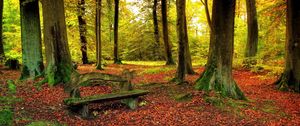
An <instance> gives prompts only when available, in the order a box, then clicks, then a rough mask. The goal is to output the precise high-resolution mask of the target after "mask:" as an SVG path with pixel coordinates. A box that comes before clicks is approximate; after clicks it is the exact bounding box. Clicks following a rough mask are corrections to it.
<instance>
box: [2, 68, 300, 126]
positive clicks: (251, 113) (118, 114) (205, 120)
mask: <svg viewBox="0 0 300 126" xmlns="http://www.w3.org/2000/svg"><path fill="white" fill-rule="evenodd" d="M123 69H130V70H135V71H136V75H135V77H134V78H133V80H132V82H133V84H134V86H135V88H137V89H146V90H149V91H150V93H149V94H148V95H146V96H142V97H140V99H139V100H140V103H139V107H138V108H137V109H136V110H131V109H129V108H127V107H126V106H125V105H122V104H120V103H119V102H109V103H104V104H99V103H98V104H91V105H90V107H91V108H92V111H93V114H94V115H95V116H96V117H95V118H94V119H89V120H84V119H81V118H80V117H79V116H76V115H72V114H70V113H69V112H68V110H67V109H66V106H65V105H64V104H63V99H64V98H67V97H68V94H67V93H64V89H63V87H62V86H55V87H51V88H50V87H48V86H47V85H44V86H42V87H41V88H40V89H37V88H36V87H34V86H33V84H34V83H35V82H33V81H28V82H19V81H16V85H17V92H16V93H15V94H14V95H13V96H12V94H9V93H7V92H8V89H7V88H6V87H7V83H6V80H8V79H12V80H15V79H18V77H19V76H20V72H19V71H13V70H7V69H5V68H4V67H3V66H2V67H0V71H1V72H2V74H1V73H0V74H1V76H0V82H1V83H0V84H1V85H0V90H1V93H0V96H2V97H11V98H8V99H10V100H6V102H7V101H11V103H13V104H10V103H7V104H5V103H3V101H2V103H0V107H1V106H2V107H3V106H7V105H11V109H12V110H13V113H14V122H13V123H14V125H18V126H19V125H26V124H28V123H31V122H34V121H50V122H58V123H60V124H66V125H69V126H94V125H139V126H140V125H151V126H152V125H153V126H154V125H163V126H165V125H178V126H182V125H190V126H196V125H295V126H296V125H298V126H299V125H300V94H297V93H292V92H282V91H278V90H276V89H275V87H274V85H273V84H272V83H273V82H274V81H275V80H276V78H275V77H268V76H266V74H267V72H261V73H252V72H250V71H248V70H243V69H238V70H234V72H233V73H234V79H235V80H236V82H237V83H238V85H239V87H240V88H241V89H242V91H243V92H244V94H245V95H246V97H247V98H248V99H249V101H237V100H232V99H219V98H218V97H214V96H211V97H208V96H207V95H205V93H204V92H202V91H196V90H194V88H193V87H194V82H195V80H196V79H197V78H198V77H199V74H200V73H201V72H203V70H204V68H203V67H195V68H194V70H195V71H196V72H197V73H198V74H196V75H189V76H187V80H188V82H189V84H183V85H176V84H174V83H169V82H168V81H169V80H171V79H172V78H173V76H174V74H175V71H176V70H175V69H176V67H175V66H171V67H169V66H143V65H108V66H106V67H105V70H104V71H98V70H95V69H94V66H92V65H80V66H79V67H78V71H79V72H80V73H88V72H104V73H110V74H116V75H120V74H121V73H122V71H123ZM2 82H3V83H2ZM80 90H81V94H82V95H83V96H88V95H93V94H101V93H105V92H107V90H109V88H107V87H104V86H95V87H82V88H80ZM12 99H16V100H12ZM0 100H1V99H0ZM2 100H3V98H2ZM12 101H15V102H12Z"/></svg>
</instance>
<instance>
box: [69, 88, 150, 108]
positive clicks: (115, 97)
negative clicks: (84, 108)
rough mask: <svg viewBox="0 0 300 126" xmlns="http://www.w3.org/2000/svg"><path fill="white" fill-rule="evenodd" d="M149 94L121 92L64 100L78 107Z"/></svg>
mask: <svg viewBox="0 0 300 126" xmlns="http://www.w3.org/2000/svg"><path fill="white" fill-rule="evenodd" d="M148 93H149V91H146V90H131V91H121V92H117V93H110V94H101V95H93V96H89V97H84V98H67V99H65V100H64V103H65V104H66V105H69V106H76V105H81V104H86V103H96V102H103V101H112V100H121V99H125V98H134V97H138V96H142V95H146V94H148Z"/></svg>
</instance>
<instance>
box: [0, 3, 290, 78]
mask: <svg viewBox="0 0 300 126" xmlns="http://www.w3.org/2000/svg"><path fill="white" fill-rule="evenodd" d="M29 1H30V0H29ZM107 2H108V1H106V0H104V1H102V32H101V37H102V47H103V48H102V58H103V59H104V61H107V60H113V51H112V50H113V37H114V36H113V32H112V30H113V27H112V24H113V22H114V19H113V13H114V5H113V4H112V3H110V4H109V3H107ZM208 4H209V9H210V12H211V11H212V10H211V8H212V2H211V1H209V2H208ZM151 5H152V2H151V1H149V0H143V1H139V0H135V1H120V20H119V48H120V50H119V53H120V58H121V59H122V60H135V61H137V60H138V61H149V60H152V61H153V60H159V59H158V58H157V57H158V56H156V55H155V54H157V53H156V52H159V54H160V55H162V56H164V44H163V39H162V37H163V36H162V26H161V25H162V24H161V20H160V19H161V11H160V7H158V12H157V14H158V19H159V30H160V31H159V34H160V42H161V43H160V47H159V48H156V47H155V46H154V45H155V40H154V31H153V30H154V28H153V22H152V8H151ZM159 6H160V3H159ZM256 6H257V10H258V17H257V18H258V23H259V44H258V54H257V56H256V57H255V59H256V60H257V64H256V65H253V66H250V69H252V71H254V72H256V71H259V67H264V70H268V69H266V68H272V67H274V68H276V69H275V70H274V71H275V72H273V73H272V75H277V74H278V73H281V72H282V71H281V69H282V67H283V64H278V62H273V61H283V59H284V49H285V44H284V42H285V32H283V31H285V6H286V5H285V2H284V1H274V0H257V5H256ZM85 7H86V11H87V12H86V15H85V16H84V18H85V19H86V22H87V41H88V45H87V48H88V49H87V52H88V57H89V60H90V61H91V62H96V53H95V52H96V46H95V45H96V43H95V23H94V21H95V11H94V10H95V1H94V0H86V6H85ZM186 7H187V8H186V15H187V25H188V37H189V44H190V51H191V55H192V60H193V64H194V65H195V64H197V65H201V66H204V65H205V64H206V60H207V57H208V51H209V42H210V40H209V39H210V31H209V28H208V23H207V20H206V16H205V9H204V6H203V5H202V4H201V2H200V1H194V0H192V1H187V6H186ZM65 14H66V24H67V34H68V42H69V47H70V53H71V55H72V60H73V61H76V62H80V61H81V52H80V46H81V45H80V41H79V40H80V35H79V26H78V19H77V4H76V1H74V0H70V1H65ZM19 15H20V14H19V0H5V1H4V19H3V40H4V47H5V53H6V56H7V57H8V58H14V59H19V60H20V59H21V53H20V52H21V34H20V16H19ZM41 16H42V15H41ZM246 22H247V16H246V4H245V1H238V2H237V7H236V18H235V33H234V34H235V37H234V40H235V44H234V46H235V50H234V64H233V65H234V67H235V68H240V67H241V66H243V65H244V64H243V61H244V58H245V57H244V50H245V46H246V40H247V24H246ZM168 24H169V38H170V44H171V45H172V53H173V56H174V59H176V58H175V57H177V34H176V7H175V1H170V2H169V4H168ZM20 61H21V60H20ZM271 61H272V62H271ZM123 63H131V62H123ZM164 63H165V62H162V65H164ZM141 64H142V65H143V62H141ZM147 65H148V64H147ZM151 65H152V64H151ZM271 71H273V70H272V69H271Z"/></svg>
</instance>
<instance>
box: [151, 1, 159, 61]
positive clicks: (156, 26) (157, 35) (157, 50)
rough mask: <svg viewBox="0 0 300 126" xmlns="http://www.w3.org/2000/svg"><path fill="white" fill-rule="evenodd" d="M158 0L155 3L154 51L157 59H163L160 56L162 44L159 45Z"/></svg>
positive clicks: (153, 10)
mask: <svg viewBox="0 0 300 126" xmlns="http://www.w3.org/2000/svg"><path fill="white" fill-rule="evenodd" d="M156 11H157V0H154V1H153V8H152V16H153V26H154V38H155V42H156V43H155V46H154V47H155V48H154V49H153V51H154V53H153V54H154V55H155V56H156V57H157V58H156V59H161V56H160V53H159V52H160V51H159V50H160V43H159V30H158V20H157V12H156Z"/></svg>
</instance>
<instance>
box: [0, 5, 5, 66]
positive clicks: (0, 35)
mask: <svg viewBox="0 0 300 126" xmlns="http://www.w3.org/2000/svg"><path fill="white" fill-rule="evenodd" d="M2 19H3V0H0V63H1V62H3V61H4V58H5V55H4V47H3V33H2V23H3V22H2Z"/></svg>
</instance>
